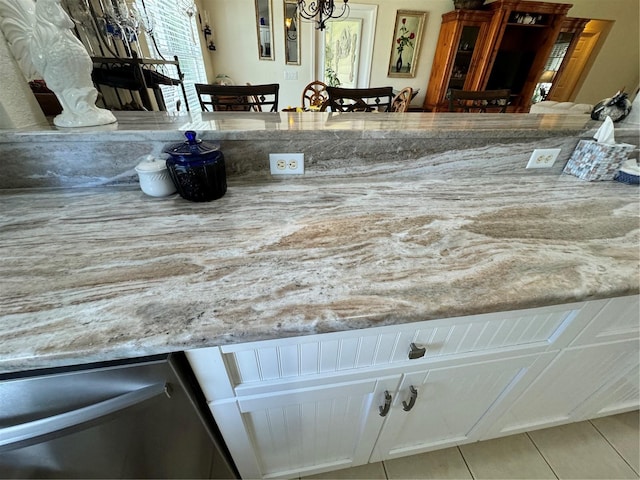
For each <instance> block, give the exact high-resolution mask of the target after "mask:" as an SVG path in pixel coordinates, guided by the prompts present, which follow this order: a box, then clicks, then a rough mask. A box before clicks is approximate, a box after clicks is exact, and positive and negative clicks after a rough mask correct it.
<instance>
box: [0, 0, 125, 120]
mask: <svg viewBox="0 0 640 480" xmlns="http://www.w3.org/2000/svg"><path fill="white" fill-rule="evenodd" d="M73 26H74V24H73V20H71V18H70V17H69V15H67V12H65V11H64V9H63V8H62V7H61V6H60V0H36V1H35V2H34V0H0V28H1V29H2V32H3V33H4V36H5V37H6V39H7V42H8V44H9V48H10V49H11V51H12V53H13V55H14V56H15V58H16V60H17V61H18V64H19V65H20V68H21V69H22V72H23V73H24V74H25V76H26V77H27V79H28V80H33V79H35V78H42V79H44V81H45V83H46V84H47V87H48V88H49V89H51V90H52V91H53V92H54V93H55V94H56V97H58V100H59V101H60V105H62V113H61V114H60V115H57V116H56V117H55V118H54V119H53V123H54V124H55V125H57V126H59V127H88V126H92V125H106V124H109V123H113V122H115V121H116V118H115V117H114V116H113V114H112V113H111V112H110V111H109V110H105V109H103V108H98V107H96V99H97V98H98V92H97V90H96V89H95V88H94V86H93V82H92V80H91V71H92V69H93V62H92V61H91V58H90V57H89V54H88V53H87V51H86V49H85V48H84V46H83V45H82V43H81V42H80V40H78V39H77V38H76V37H75V35H74V34H73V33H72V32H71V29H72V28H73Z"/></svg>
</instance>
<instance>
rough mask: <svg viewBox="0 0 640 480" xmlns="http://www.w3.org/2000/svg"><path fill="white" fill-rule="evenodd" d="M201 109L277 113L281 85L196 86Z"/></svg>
mask: <svg viewBox="0 0 640 480" xmlns="http://www.w3.org/2000/svg"><path fill="white" fill-rule="evenodd" d="M195 88H196V93H197V94H198V100H199V101H200V107H201V108H202V111H203V112H208V111H214V112H219V111H241V112H248V111H254V112H262V111H268V112H277V111H278V92H279V90H280V85H279V84H277V83H271V84H266V85H210V84H206V83H196V84H195Z"/></svg>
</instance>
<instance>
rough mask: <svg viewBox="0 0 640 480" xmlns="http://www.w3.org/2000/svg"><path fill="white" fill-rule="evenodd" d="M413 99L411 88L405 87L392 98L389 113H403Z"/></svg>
mask: <svg viewBox="0 0 640 480" xmlns="http://www.w3.org/2000/svg"><path fill="white" fill-rule="evenodd" d="M412 98H413V89H412V88H411V87H405V88H403V89H402V90H400V91H399V92H398V94H397V95H396V96H395V97H393V101H392V102H391V111H392V112H397V113H404V112H406V111H407V109H408V108H409V104H410V103H411V99H412Z"/></svg>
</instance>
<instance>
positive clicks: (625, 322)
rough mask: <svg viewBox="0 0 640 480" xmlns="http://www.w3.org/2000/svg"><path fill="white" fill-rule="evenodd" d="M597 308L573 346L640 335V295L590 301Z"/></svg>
mask: <svg viewBox="0 0 640 480" xmlns="http://www.w3.org/2000/svg"><path fill="white" fill-rule="evenodd" d="M589 307H590V308H592V309H594V310H596V311H597V313H594V314H593V315H592V316H591V317H592V320H591V321H590V322H589V324H588V325H587V327H586V328H585V329H584V330H583V331H582V332H581V333H580V335H578V337H577V338H576V339H575V341H574V342H573V343H572V346H576V345H590V344H594V343H603V342H610V341H615V340H626V339H630V338H638V337H639V336H640V295H630V296H628V297H618V298H609V299H606V300H594V301H592V302H589Z"/></svg>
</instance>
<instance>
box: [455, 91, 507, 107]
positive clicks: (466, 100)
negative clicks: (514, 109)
mask: <svg viewBox="0 0 640 480" xmlns="http://www.w3.org/2000/svg"><path fill="white" fill-rule="evenodd" d="M510 95H511V91H510V90H508V89H502V90H484V91H482V92H472V91H468V90H455V89H452V90H450V95H449V111H450V112H459V111H463V112H471V111H473V112H486V111H487V109H489V110H496V109H497V110H498V113H505V112H506V111H507V106H508V105H509V96H510Z"/></svg>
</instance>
